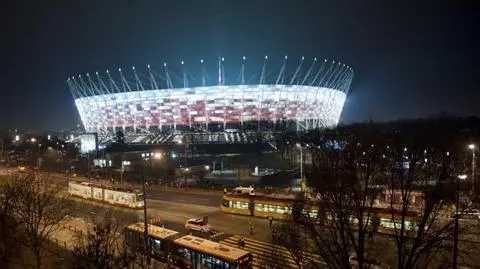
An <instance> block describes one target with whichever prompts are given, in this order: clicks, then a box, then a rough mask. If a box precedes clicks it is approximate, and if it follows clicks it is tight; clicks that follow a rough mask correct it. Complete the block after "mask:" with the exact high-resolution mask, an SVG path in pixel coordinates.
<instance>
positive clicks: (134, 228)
mask: <svg viewBox="0 0 480 269" xmlns="http://www.w3.org/2000/svg"><path fill="white" fill-rule="evenodd" d="M147 227H148V239H147V242H148V244H149V246H150V247H149V254H150V255H151V256H152V257H153V258H154V259H157V260H160V261H163V262H165V261H168V260H169V257H170V261H171V263H172V265H174V266H176V267H177V268H190V269H209V268H216V269H217V268H218V269H251V268H252V260H253V257H252V254H251V253H250V252H248V251H246V250H243V249H238V248H234V247H231V246H227V245H223V244H220V243H217V242H214V241H210V240H207V239H204V238H201V237H197V236H193V235H183V234H180V233H178V232H176V231H174V230H170V229H166V228H164V227H158V226H154V225H150V224H148V226H147ZM144 228H145V226H144V224H143V223H141V222H139V223H136V224H131V225H129V226H127V227H126V228H125V240H126V243H127V249H128V251H138V250H141V249H145V248H144V245H145V237H144V232H145V231H144Z"/></svg>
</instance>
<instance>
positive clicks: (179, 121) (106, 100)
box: [75, 85, 346, 132]
mask: <svg viewBox="0 0 480 269" xmlns="http://www.w3.org/2000/svg"><path fill="white" fill-rule="evenodd" d="M345 99H346V94H345V92H343V91H340V90H335V89H330V88H325V87H314V86H303V85H239V86H211V87H195V88H183V89H162V90H145V91H135V92H121V93H113V94H103V95H95V96H89V97H80V98H77V99H75V104H76V106H77V109H78V111H79V113H80V117H81V119H82V122H83V124H84V126H85V129H86V131H88V132H95V131H99V130H106V129H111V128H117V127H121V128H125V127H134V128H135V127H142V126H145V127H150V126H159V127H162V126H165V125H176V126H178V125H205V124H207V125H208V124H210V123H231V122H248V121H277V120H287V121H289V120H292V121H305V120H307V121H308V120H312V121H315V122H316V125H317V126H322V127H332V126H336V125H337V123H338V121H339V118H340V114H341V112H342V109H343V105H344V102H345Z"/></svg>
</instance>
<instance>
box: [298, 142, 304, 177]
mask: <svg viewBox="0 0 480 269" xmlns="http://www.w3.org/2000/svg"><path fill="white" fill-rule="evenodd" d="M297 147H298V148H299V149H300V180H303V148H302V145H301V144H300V143H297Z"/></svg>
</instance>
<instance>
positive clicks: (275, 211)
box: [220, 194, 419, 233]
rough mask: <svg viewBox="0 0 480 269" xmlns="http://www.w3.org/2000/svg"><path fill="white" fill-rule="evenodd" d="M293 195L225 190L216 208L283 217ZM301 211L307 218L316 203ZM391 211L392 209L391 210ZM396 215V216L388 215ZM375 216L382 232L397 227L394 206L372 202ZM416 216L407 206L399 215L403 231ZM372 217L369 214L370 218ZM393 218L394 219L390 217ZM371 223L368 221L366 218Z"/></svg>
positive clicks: (413, 226) (412, 225)
mask: <svg viewBox="0 0 480 269" xmlns="http://www.w3.org/2000/svg"><path fill="white" fill-rule="evenodd" d="M294 201H295V197H294V196H292V195H258V194H256V195H245V194H242V195H237V194H226V195H224V196H223V201H222V204H221V205H220V211H222V212H225V213H231V214H238V215H247V216H255V217H262V218H268V217H270V216H271V217H272V218H274V219H280V220H286V219H289V218H290V216H291V214H292V205H293V202H294ZM307 207H308V209H305V210H304V211H305V212H304V213H308V214H309V215H310V217H311V218H316V217H317V215H318V214H319V208H320V203H312V204H311V205H307ZM392 211H393V212H392ZM392 215H393V216H396V218H392ZM367 217H370V218H372V217H376V219H377V220H378V227H377V228H378V231H379V232H382V233H392V232H394V229H395V226H396V227H397V229H398V228H399V227H400V221H401V213H400V212H399V211H397V210H395V209H393V210H392V209H391V208H390V207H389V206H388V205H387V206H382V205H374V207H373V208H372V209H371V213H370V216H365V219H366V218H367ZM418 217H419V212H417V211H414V210H409V211H408V212H407V214H406V216H405V218H404V219H403V221H404V227H405V229H406V230H407V231H412V232H413V231H416V230H417V228H416V220H417V219H418ZM372 219H373V218H372ZM331 220H332V217H330V216H327V217H326V222H327V223H324V224H325V225H328V222H330V221H331ZM394 220H395V221H394ZM370 223H371V221H370Z"/></svg>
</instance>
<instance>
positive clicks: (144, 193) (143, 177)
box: [142, 153, 150, 264]
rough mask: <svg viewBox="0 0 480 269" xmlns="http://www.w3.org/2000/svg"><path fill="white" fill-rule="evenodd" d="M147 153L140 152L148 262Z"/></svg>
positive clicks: (144, 232)
mask: <svg viewBox="0 0 480 269" xmlns="http://www.w3.org/2000/svg"><path fill="white" fill-rule="evenodd" d="M147 156H148V155H147V153H142V189H143V225H144V230H143V236H144V239H145V256H146V259H147V263H148V264H150V259H149V258H148V255H149V254H150V253H149V246H148V222H147V187H146V181H145V172H144V170H145V161H146V158H147Z"/></svg>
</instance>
